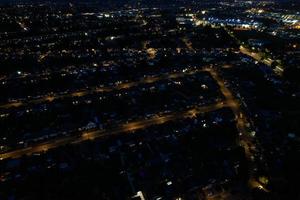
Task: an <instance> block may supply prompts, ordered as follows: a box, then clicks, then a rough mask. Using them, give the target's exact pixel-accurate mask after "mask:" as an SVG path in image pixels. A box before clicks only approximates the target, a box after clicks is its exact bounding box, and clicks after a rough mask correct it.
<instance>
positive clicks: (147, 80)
mask: <svg viewBox="0 0 300 200" xmlns="http://www.w3.org/2000/svg"><path fill="white" fill-rule="evenodd" d="M201 71H203V70H201V69H194V70H190V71H186V72H175V73H170V74H163V75H160V76H155V77H152V76H148V77H143V78H141V79H140V80H139V81H135V82H127V83H121V84H117V85H115V86H103V87H95V88H92V89H84V90H80V91H76V92H72V93H67V94H52V95H47V96H44V97H41V98H38V99H31V100H30V99H29V100H24V101H21V100H20V101H17V102H11V103H7V104H3V105H0V108H4V109H9V108H12V107H20V106H26V105H28V104H40V103H44V102H51V101H54V100H57V99H63V98H68V97H82V96H86V95H89V94H95V93H101V92H111V91H113V90H121V89H129V88H131V87H135V86H138V85H140V84H146V83H154V82H157V81H160V80H166V79H175V78H180V77H184V76H189V75H193V74H196V73H199V72H201Z"/></svg>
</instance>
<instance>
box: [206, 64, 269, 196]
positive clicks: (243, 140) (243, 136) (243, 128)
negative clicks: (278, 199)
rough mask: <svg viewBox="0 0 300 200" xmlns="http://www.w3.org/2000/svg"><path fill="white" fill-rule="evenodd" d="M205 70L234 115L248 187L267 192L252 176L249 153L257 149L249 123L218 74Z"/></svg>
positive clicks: (210, 69) (251, 163) (251, 162)
mask: <svg viewBox="0 0 300 200" xmlns="http://www.w3.org/2000/svg"><path fill="white" fill-rule="evenodd" d="M205 70H206V71H208V72H210V74H211V76H212V77H213V78H214V80H215V81H216V82H217V83H218V85H219V87H220V90H221V92H222V94H223V95H224V97H225V98H226V104H227V105H228V106H229V107H230V108H231V110H232V112H233V113H234V115H235V120H236V127H237V129H238V131H239V133H240V140H239V143H240V145H241V146H242V147H243V148H244V149H245V155H246V158H247V160H248V162H249V176H250V178H249V181H248V184H249V186H250V187H251V188H259V189H261V190H264V191H265V192H269V191H268V190H267V189H266V188H265V187H264V186H263V185H262V184H260V183H259V182H258V181H256V178H255V176H254V173H255V168H256V162H255V160H254V159H253V158H254V154H253V153H252V152H251V151H250V149H252V150H253V152H254V151H256V149H257V147H256V145H255V144H254V141H253V138H252V136H251V133H250V130H249V129H248V128H247V126H249V125H248V124H249V122H248V120H247V119H246V117H245V114H244V113H243V111H242V110H241V108H240V104H239V101H238V100H237V99H236V98H235V97H234V96H233V94H232V93H231V91H230V90H229V89H228V88H226V86H225V84H224V81H223V80H222V79H221V78H220V76H219V75H218V72H217V71H216V70H215V69H213V68H207V69H205Z"/></svg>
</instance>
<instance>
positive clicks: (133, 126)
mask: <svg viewBox="0 0 300 200" xmlns="http://www.w3.org/2000/svg"><path fill="white" fill-rule="evenodd" d="M226 106H227V104H226V103H224V102H219V103H216V104H214V105H209V106H203V107H196V108H192V109H189V110H186V111H182V112H173V113H169V114H165V115H162V116H158V115H155V116H154V117H152V118H150V119H143V120H138V121H133V122H129V123H124V124H121V125H119V126H118V127H116V128H113V129H111V130H95V131H86V132H82V133H81V134H79V136H78V135H75V136H68V137H64V138H60V139H54V140H50V141H47V142H44V143H40V144H36V145H33V146H30V147H27V148H22V149H17V150H13V151H10V152H6V153H2V154H0V160H3V159H7V158H18V157H21V156H23V155H32V154H34V153H39V152H45V151H47V150H49V149H53V148H57V147H59V146H63V145H66V144H76V143H81V142H83V141H86V140H94V139H97V138H103V137H108V136H114V135H119V134H125V133H127V134H129V133H130V132H132V131H135V130H138V129H144V128H147V127H149V126H152V125H159V124H163V123H166V122H169V121H174V120H178V119H183V118H187V117H193V116H195V115H196V114H199V113H207V112H212V111H215V110H218V109H221V108H223V107H226Z"/></svg>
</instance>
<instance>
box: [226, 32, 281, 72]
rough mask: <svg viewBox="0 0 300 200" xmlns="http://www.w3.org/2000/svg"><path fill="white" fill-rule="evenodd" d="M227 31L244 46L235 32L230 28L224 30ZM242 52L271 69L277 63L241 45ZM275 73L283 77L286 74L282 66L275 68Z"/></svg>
mask: <svg viewBox="0 0 300 200" xmlns="http://www.w3.org/2000/svg"><path fill="white" fill-rule="evenodd" d="M224 29H225V31H226V32H227V33H228V35H230V36H231V37H232V38H233V39H234V40H235V41H236V42H237V43H238V44H239V45H241V44H242V42H241V41H240V40H239V39H238V38H237V37H236V36H235V35H234V34H233V32H231V31H230V30H229V29H228V28H224ZM240 52H241V53H242V54H244V55H247V56H249V57H251V58H253V59H254V60H256V61H257V62H260V63H263V64H265V65H267V66H269V67H271V66H272V64H273V63H274V62H275V61H274V60H273V59H271V58H264V57H263V53H261V52H254V51H252V50H251V49H249V48H247V47H245V46H243V45H241V46H240ZM273 70H274V72H275V73H276V74H278V75H282V73H283V72H284V67H283V66H281V65H276V66H275V68H274V69H273Z"/></svg>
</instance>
